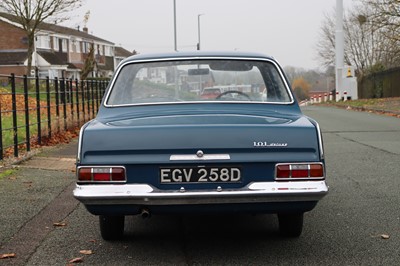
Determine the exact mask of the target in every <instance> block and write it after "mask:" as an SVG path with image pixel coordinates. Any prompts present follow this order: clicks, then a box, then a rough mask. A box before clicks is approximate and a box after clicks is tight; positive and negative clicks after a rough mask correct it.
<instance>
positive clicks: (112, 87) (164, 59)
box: [103, 56, 294, 108]
mask: <svg viewBox="0 0 400 266" xmlns="http://www.w3.org/2000/svg"><path fill="white" fill-rule="evenodd" d="M189 60H239V61H240V60H241V61H264V62H269V63H271V64H273V65H274V66H275V67H276V69H277V70H278V73H279V75H280V77H281V79H282V81H283V83H284V85H285V88H286V91H287V93H288V95H289V98H290V101H289V102H249V101H186V102H160V103H135V104H107V102H108V100H109V96H110V94H111V92H112V90H113V89H114V84H115V82H116V79H117V77H118V76H119V73H120V72H121V70H122V68H124V67H125V66H126V65H130V64H138V63H139V64H140V63H153V62H167V61H189ZM206 103H219V104H220V103H239V104H241V103H247V104H277V105H290V104H293V103H294V97H293V94H292V91H291V90H290V87H289V84H288V82H287V80H286V77H285V75H284V74H283V72H282V69H281V67H280V66H279V64H278V63H277V62H275V61H274V60H271V59H268V58H263V57H231V56H226V57H225V56H221V57H219V56H204V57H203V56H193V57H191V56H188V57H167V58H158V59H154V58H153V59H138V60H131V61H127V62H125V63H123V64H121V65H120V66H119V67H118V69H117V71H116V72H115V75H114V76H113V79H112V81H111V83H110V86H109V90H108V91H107V94H106V96H105V98H104V101H103V106H104V107H111V108H113V107H127V106H149V105H150V106H151V105H170V104H206Z"/></svg>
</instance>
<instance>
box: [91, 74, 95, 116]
mask: <svg viewBox="0 0 400 266" xmlns="http://www.w3.org/2000/svg"><path fill="white" fill-rule="evenodd" d="M93 83H94V81H93V80H92V81H91V82H90V90H91V91H92V117H93V118H94V102H95V101H96V99H95V98H94V86H93Z"/></svg>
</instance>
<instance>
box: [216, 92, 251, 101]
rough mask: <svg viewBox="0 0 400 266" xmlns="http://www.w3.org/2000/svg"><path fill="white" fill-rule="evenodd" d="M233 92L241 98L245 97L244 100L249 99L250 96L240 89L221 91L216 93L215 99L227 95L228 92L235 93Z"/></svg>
mask: <svg viewBox="0 0 400 266" xmlns="http://www.w3.org/2000/svg"><path fill="white" fill-rule="evenodd" d="M235 93H236V94H238V95H240V96H241V97H242V98H245V99H246V100H248V101H251V98H250V96H249V95H247V94H246V93H244V92H242V91H226V92H223V93H221V94H220V95H218V96H217V97H216V98H215V99H221V98H223V97H224V96H225V95H228V94H235Z"/></svg>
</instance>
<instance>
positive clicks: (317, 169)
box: [310, 164, 324, 177]
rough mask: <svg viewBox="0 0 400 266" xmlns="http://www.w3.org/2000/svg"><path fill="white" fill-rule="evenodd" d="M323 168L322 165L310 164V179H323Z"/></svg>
mask: <svg viewBox="0 0 400 266" xmlns="http://www.w3.org/2000/svg"><path fill="white" fill-rule="evenodd" d="M323 176H324V166H323V165H322V164H310V177H323Z"/></svg>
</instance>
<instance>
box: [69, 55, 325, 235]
mask: <svg viewBox="0 0 400 266" xmlns="http://www.w3.org/2000/svg"><path fill="white" fill-rule="evenodd" d="M212 88H215V90H213V91H218V93H217V94H214V95H213V96H212V97H203V96H204V93H205V89H206V90H208V91H210V90H212ZM210 95H211V94H210ZM327 193H328V186H327V184H326V181H325V162H324V151H323V143H322V136H321V131H320V129H319V126H318V124H317V122H316V121H314V120H313V119H311V118H309V117H306V116H304V115H303V114H302V113H301V111H300V108H299V105H298V103H297V101H296V99H295V98H294V97H293V93H292V91H291V89H290V85H289V82H288V80H287V78H286V76H285V75H284V73H283V70H282V68H281V67H280V66H279V64H278V63H277V62H276V61H275V60H274V59H273V58H271V57H267V56H264V55H261V54H253V53H238V52H230V53H212V52H199V51H196V52H185V53H183V52H177V53H171V54H156V55H136V56H133V57H130V58H127V59H125V60H124V61H123V62H121V63H120V65H119V66H118V69H117V70H116V72H115V75H114V76H113V78H112V79H111V82H110V84H109V87H108V88H107V90H106V93H105V96H104V98H103V101H102V104H101V106H100V108H99V112H98V114H97V117H96V118H95V119H93V120H92V121H90V122H88V123H86V124H85V125H84V126H83V127H82V129H81V131H80V137H79V149H78V157H77V183H76V188H75V190H74V192H73V194H74V196H75V198H76V199H78V200H79V201H81V202H82V203H83V204H84V205H85V207H86V208H87V210H88V211H89V212H90V213H92V214H94V215H98V216H99V221H100V232H101V235H102V237H103V238H104V239H105V240H113V239H119V238H121V237H122V236H123V233H124V220H125V216H127V215H142V216H144V217H148V216H150V215H151V214H153V213H154V214H175V213H177V214H186V213H219V214H220V213H255V214H258V213H274V214H277V216H278V221H279V230H280V233H281V234H282V235H283V236H289V237H298V236H300V235H301V232H302V228H303V214H304V212H308V211H310V210H312V209H313V208H314V207H315V206H316V204H317V203H318V201H319V200H321V199H322V198H323V197H324V196H325V195H326V194H327Z"/></svg>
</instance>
